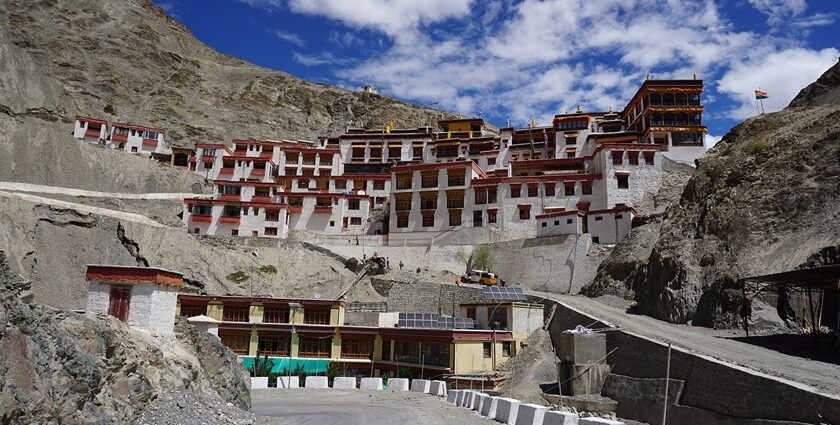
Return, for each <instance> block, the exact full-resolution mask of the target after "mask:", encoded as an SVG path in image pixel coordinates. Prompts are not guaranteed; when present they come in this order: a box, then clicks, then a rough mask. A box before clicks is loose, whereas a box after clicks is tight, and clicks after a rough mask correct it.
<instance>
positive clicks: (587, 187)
mask: <svg viewBox="0 0 840 425" xmlns="http://www.w3.org/2000/svg"><path fill="white" fill-rule="evenodd" d="M580 190H581V193H582V194H584V195H591V194H592V183H589V182H586V183H581V184H580Z"/></svg>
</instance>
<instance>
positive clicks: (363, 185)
mask: <svg viewBox="0 0 840 425" xmlns="http://www.w3.org/2000/svg"><path fill="white" fill-rule="evenodd" d="M353 190H367V181H366V180H353Z"/></svg>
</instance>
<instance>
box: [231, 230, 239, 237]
mask: <svg viewBox="0 0 840 425" xmlns="http://www.w3.org/2000/svg"><path fill="white" fill-rule="evenodd" d="M230 235H231V236H239V230H237V229H230Z"/></svg>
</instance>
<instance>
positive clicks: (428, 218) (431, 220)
mask: <svg viewBox="0 0 840 425" xmlns="http://www.w3.org/2000/svg"><path fill="white" fill-rule="evenodd" d="M434 225H435V216H434V214H424V215H423V227H434Z"/></svg>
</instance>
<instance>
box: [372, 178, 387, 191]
mask: <svg viewBox="0 0 840 425" xmlns="http://www.w3.org/2000/svg"><path fill="white" fill-rule="evenodd" d="M373 190H385V180H374V181H373Z"/></svg>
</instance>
